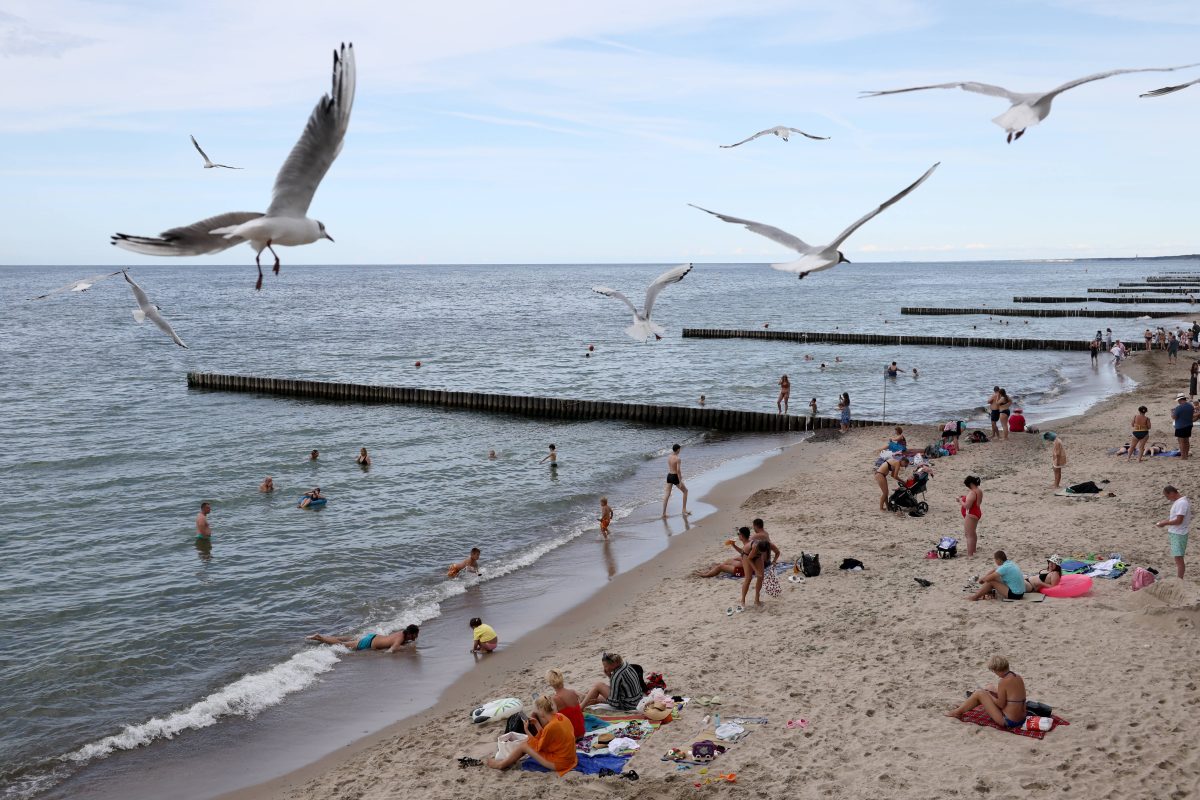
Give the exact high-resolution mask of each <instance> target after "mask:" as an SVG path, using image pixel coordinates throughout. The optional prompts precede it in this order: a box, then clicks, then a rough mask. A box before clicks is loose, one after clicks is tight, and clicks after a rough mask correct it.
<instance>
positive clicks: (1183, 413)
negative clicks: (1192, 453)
mask: <svg viewBox="0 0 1200 800" xmlns="http://www.w3.org/2000/svg"><path fill="white" fill-rule="evenodd" d="M1175 402H1176V406H1175V407H1174V408H1172V409H1171V419H1173V420H1175V439H1176V440H1177V441H1178V442H1179V457H1180V458H1187V457H1188V448H1189V447H1190V444H1191V438H1192V418H1193V416H1195V413H1196V409H1194V408H1192V404H1191V403H1189V402H1188V399H1187V395H1186V394H1182V393H1180V394H1179V396H1178V397H1176V398H1175Z"/></svg>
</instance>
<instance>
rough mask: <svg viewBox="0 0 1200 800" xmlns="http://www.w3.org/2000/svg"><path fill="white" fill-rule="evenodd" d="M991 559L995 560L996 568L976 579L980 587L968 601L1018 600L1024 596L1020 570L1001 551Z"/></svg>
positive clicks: (1023, 583) (1023, 582)
mask: <svg viewBox="0 0 1200 800" xmlns="http://www.w3.org/2000/svg"><path fill="white" fill-rule="evenodd" d="M992 557H993V558H994V559H995V560H996V568H995V569H994V570H992V571H991V572H989V573H988V574H987V575H984V576H983V577H981V578H979V579H978V580H979V583H980V584H981V587H980V589H979V591H978V592H976V593H975V594H973V595H971V597H970V599H971V600H982V599H983V598H985V597H998V598H1000V599H1001V600H1020V599H1021V598H1022V597H1024V596H1025V576H1024V575H1022V574H1021V568H1020V567H1018V566H1017V565H1016V564H1014V563H1013V562H1012V561H1009V560H1008V555H1007V554H1006V553H1005V552H1004V551H1003V550H997V551H996V552H995V554H994V555H993V556H992Z"/></svg>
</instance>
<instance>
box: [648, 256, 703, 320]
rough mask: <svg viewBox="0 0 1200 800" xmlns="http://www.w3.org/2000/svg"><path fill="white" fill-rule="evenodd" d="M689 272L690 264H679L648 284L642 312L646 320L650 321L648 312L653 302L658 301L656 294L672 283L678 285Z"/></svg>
mask: <svg viewBox="0 0 1200 800" xmlns="http://www.w3.org/2000/svg"><path fill="white" fill-rule="evenodd" d="M691 271H692V265H691V264H680V265H679V266H678V267H675V268H674V269H669V270H667V271H666V272H664V273H663V274H662V275H659V276H658V277H657V278H655V279H654V283H652V284H650V287H649V288H648V289H646V304H645V307H644V308H643V310H642V313H643V314H644V315H645V317H646V319H650V311H651V310H652V309H653V308H654V301H655V300H657V299H658V293H659V292H661V291H662V290H663V289H664V288H665V287H666V286H668V285H670V284H672V283H679V282H680V281H681V280H683V278H684V276H685V275H687V274H688V273H689V272H691Z"/></svg>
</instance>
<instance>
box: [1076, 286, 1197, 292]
mask: <svg viewBox="0 0 1200 800" xmlns="http://www.w3.org/2000/svg"><path fill="white" fill-rule="evenodd" d="M1197 291H1200V290H1198V289H1184V288H1179V287H1166V286H1162V287H1160V286H1140V287H1134V286H1129V287H1126V288H1124V289H1088V294H1134V293H1136V292H1142V293H1145V294H1194V293H1195V292H1197Z"/></svg>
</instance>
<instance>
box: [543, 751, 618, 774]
mask: <svg viewBox="0 0 1200 800" xmlns="http://www.w3.org/2000/svg"><path fill="white" fill-rule="evenodd" d="M576 757H577V758H578V759H579V762H578V763H577V764H576V765H575V769H573V770H572V772H582V773H583V774H584V775H597V774H599V772H600V770H602V769H605V768H608V769H611V770H612V771H613V772H620V771H621V770H623V769H625V765H626V764H628V763H629V756H611V755H608V754H607V753H605V754H604V755H588V754H586V753H577V754H576ZM521 769H523V770H524V771H526V772H553V771H554V770H550V769H546V768H545V767H543V766H542V765H541V764H539V763H537V762H536V761H534V760H533V759H532V758H527V759H525V760H524V761H522V762H521Z"/></svg>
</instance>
